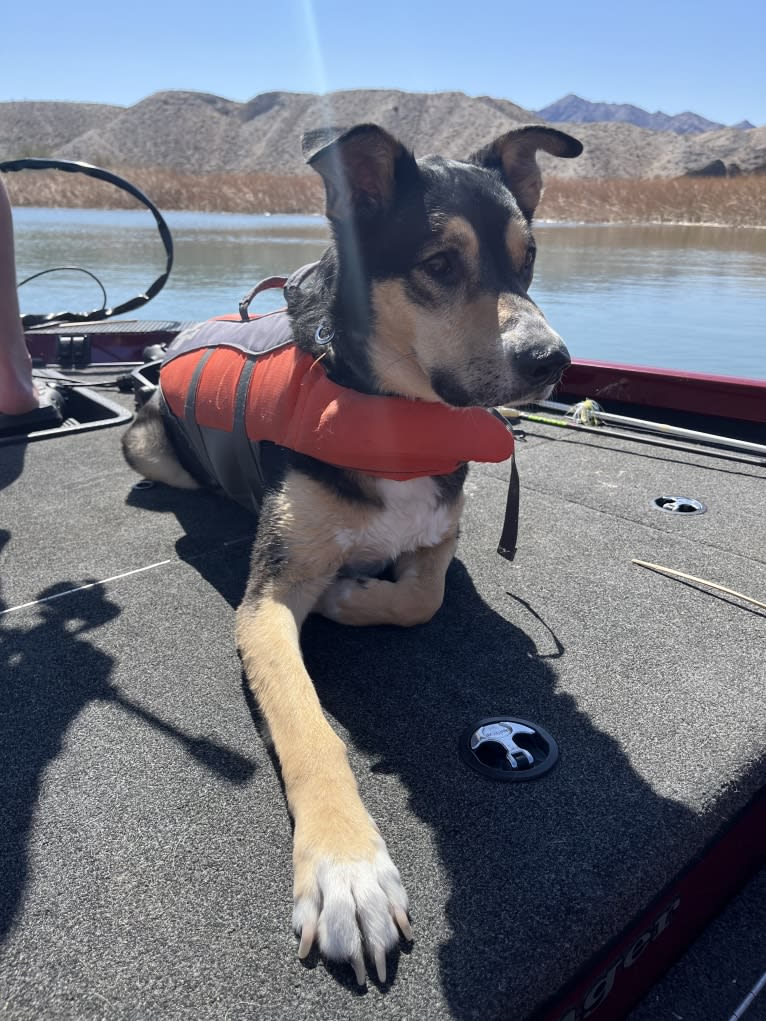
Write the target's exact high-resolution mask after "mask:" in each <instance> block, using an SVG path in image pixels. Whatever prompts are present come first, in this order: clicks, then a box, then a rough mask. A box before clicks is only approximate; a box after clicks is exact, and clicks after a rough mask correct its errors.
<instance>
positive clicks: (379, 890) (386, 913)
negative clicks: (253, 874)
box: [293, 820, 412, 985]
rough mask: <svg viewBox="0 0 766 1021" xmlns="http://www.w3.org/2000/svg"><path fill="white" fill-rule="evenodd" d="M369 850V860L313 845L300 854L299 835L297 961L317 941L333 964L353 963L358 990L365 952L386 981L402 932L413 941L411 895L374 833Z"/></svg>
mask: <svg viewBox="0 0 766 1021" xmlns="http://www.w3.org/2000/svg"><path fill="white" fill-rule="evenodd" d="M370 822H371V825H372V826H374V823H372V821H371V820H370ZM370 851H371V854H370V856H369V857H366V856H365V857H352V856H349V855H346V854H345V853H337V852H336V853H332V852H327V851H325V852H322V851H318V850H316V849H312V848H311V847H310V846H309V847H306V848H305V849H304V850H301V849H300V837H299V834H298V833H297V832H296V853H295V905H294V909H293V927H294V929H295V931H296V933H297V934H298V935H299V936H300V945H299V947H298V956H299V957H300V958H304V957H306V955H307V954H308V953H309V951H310V950H311V947H312V946H313V944H314V942H315V940H318V943H319V949H320V951H321V952H322V954H324V956H325V957H327V958H328V959H329V960H332V961H348V962H349V963H350V964H351V966H352V967H353V969H354V973H355V975H356V980H357V982H358V983H359V985H364V984H365V980H366V974H365V966H364V955H365V952H366V953H367V955H368V957H369V958H370V959H371V960H372V961H373V962H374V964H375V970H376V972H377V976H378V979H379V981H380V982H385V981H386V954H387V953H388V951H390V950H391V949H393V947H394V946H396V944H397V943H398V941H399V931H401V933H402V935H403V936H404V938H405V939H407V940H411V939H412V929H411V927H410V922H409V918H408V916H407V907H408V901H407V894H406V892H405V889H404V887H403V886H402V881H401V877H400V876H399V870H398V869H397V868H396V866H395V865H394V863H393V862H392V861H391V858H390V857H389V854H388V850H387V848H386V845H385V843H384V841H383V838H382V837H381V836H380V835H379V834H378V833H377V831H376V830H373V831H372V834H371V847H370ZM397 927H398V928H397Z"/></svg>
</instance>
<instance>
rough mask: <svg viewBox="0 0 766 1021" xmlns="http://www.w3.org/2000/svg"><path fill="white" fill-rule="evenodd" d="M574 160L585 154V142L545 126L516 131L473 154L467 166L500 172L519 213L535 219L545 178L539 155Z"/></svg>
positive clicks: (502, 136) (509, 132) (528, 127)
mask: <svg viewBox="0 0 766 1021" xmlns="http://www.w3.org/2000/svg"><path fill="white" fill-rule="evenodd" d="M538 149H543V150H544V151H545V152H549V153H550V154H551V156H562V157H564V159H572V158H573V157H574V156H579V155H580V153H581V152H582V142H579V141H578V140H577V139H576V138H573V137H572V136H571V135H567V134H565V133H564V132H563V131H558V130H557V129H556V128H549V127H546V126H545V125H542V124H531V125H527V126H525V127H522V128H514V129H513V131H508V132H507V133H506V134H505V135H501V136H500V137H499V138H496V139H495V141H494V142H490V144H489V145H486V146H485V147H484V148H483V149H479V151H478V152H475V153H473V155H472V156H469V157H468V160H467V161H466V162H468V163H473V164H475V165H476V166H480V167H487V168H489V169H491V170H499V171H500V174H501V175H502V178H503V181H504V182H505V184H506V187H507V188H508V189H509V190H510V191H511V192H513V195H514V198H515V199H516V201H517V202H518V204H519V209H521V211H522V213H523V214H524V216H526V218H527V219H528V220H531V219H532V216H533V215H534V212H535V209H536V208H537V203H538V202H539V201H540V195H541V193H542V190H543V178H542V174H541V173H540V167H539V166H538V165H537V158H536V156H537V151H538Z"/></svg>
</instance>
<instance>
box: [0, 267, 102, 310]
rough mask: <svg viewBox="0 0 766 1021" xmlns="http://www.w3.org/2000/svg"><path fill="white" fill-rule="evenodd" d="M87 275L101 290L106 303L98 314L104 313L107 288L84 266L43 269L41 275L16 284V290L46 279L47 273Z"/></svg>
mask: <svg viewBox="0 0 766 1021" xmlns="http://www.w3.org/2000/svg"><path fill="white" fill-rule="evenodd" d="M64 272H72V273H86V274H87V275H88V276H89V277H90V278H91V279H92V280H95V281H96V283H97V284H98V286H99V288H100V290H101V297H102V298H103V299H104V303H103V305H102V306H101V308H99V309H97V310H96V311H98V312H103V311H104V309H105V308H106V288H105V287H104V285H103V284H102V283H101V281H100V280H99V278H98V277H97V276H96V274H95V273H91V271H90V270H89V269H84V268H83V267H82V266H52V267H51V268H50V269H41V270H40V272H39V273H33V274H32V276H31V277H25V278H24V279H23V280H21V281H19V283H17V284H16V290H19V288H21V287H23V286H24V284H28V283H29V282H30V281H32V280H37V278H38V277H44V276H45V274H46V273H64Z"/></svg>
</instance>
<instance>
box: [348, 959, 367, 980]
mask: <svg viewBox="0 0 766 1021" xmlns="http://www.w3.org/2000/svg"><path fill="white" fill-rule="evenodd" d="M351 967H352V968H353V969H354V975H356V982H357V985H360V986H364V985H366V984H367V972H366V971H365V970H364V959H363V957H362V955H361V953H359V954H357V955H356V956H355V957H352V958H351Z"/></svg>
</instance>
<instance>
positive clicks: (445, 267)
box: [420, 252, 458, 284]
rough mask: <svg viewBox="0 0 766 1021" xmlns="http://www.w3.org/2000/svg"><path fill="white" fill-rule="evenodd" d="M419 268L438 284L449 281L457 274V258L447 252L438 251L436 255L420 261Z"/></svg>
mask: <svg viewBox="0 0 766 1021" xmlns="http://www.w3.org/2000/svg"><path fill="white" fill-rule="evenodd" d="M420 268H421V269H422V270H423V271H424V272H426V273H427V274H428V275H429V276H430V277H431V279H432V280H436V281H437V282H438V283H440V284H446V283H450V282H451V281H452V280H454V279H455V278H456V277H457V274H458V263H457V259H456V258H455V256H453V255H451V254H450V253H449V252H438V253H437V254H436V255H432V256H431V257H430V258H428V259H426V260H425V261H424V262H421V264H420Z"/></svg>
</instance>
